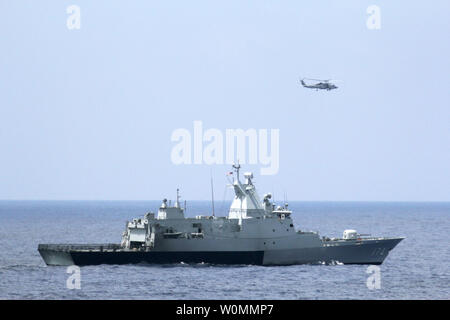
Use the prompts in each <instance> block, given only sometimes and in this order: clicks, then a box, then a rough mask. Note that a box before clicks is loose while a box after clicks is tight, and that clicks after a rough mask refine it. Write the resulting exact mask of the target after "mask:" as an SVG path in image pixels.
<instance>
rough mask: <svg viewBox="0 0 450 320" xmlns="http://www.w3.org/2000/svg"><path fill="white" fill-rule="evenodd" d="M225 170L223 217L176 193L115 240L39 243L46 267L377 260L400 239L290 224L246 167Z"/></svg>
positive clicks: (288, 213) (282, 209)
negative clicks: (230, 193)
mask: <svg viewBox="0 0 450 320" xmlns="http://www.w3.org/2000/svg"><path fill="white" fill-rule="evenodd" d="M239 170H240V165H239V164H237V165H233V171H232V172H230V173H229V177H230V182H231V187H232V188H233V189H234V193H235V196H234V199H233V201H232V203H231V206H230V209H229V213H228V217H219V216H215V214H214V209H213V213H212V215H210V216H196V217H194V218H185V216H184V214H185V207H184V208H182V207H181V205H180V196H179V193H178V190H177V199H176V201H174V204H173V205H172V203H171V202H169V203H168V201H167V199H164V200H163V201H162V204H161V206H160V208H159V209H158V212H157V215H155V213H152V212H149V213H147V214H145V216H143V217H142V218H135V219H133V220H132V221H129V222H127V223H126V229H125V231H124V232H123V234H122V241H121V243H111V244H39V245H38V251H39V253H40V255H41V256H42V258H43V259H44V261H45V263H46V264H47V265H49V266H62V265H64V266H67V265H78V266H84V265H99V264H132V263H150V264H171V263H209V264H220V265H222V264H225V265H228V264H241V265H293V264H376V265H379V264H381V263H382V262H383V261H384V260H385V259H386V257H387V255H388V253H389V252H390V251H391V250H392V249H393V248H394V247H395V246H396V245H397V244H398V243H399V242H400V241H402V240H403V239H404V238H402V237H392V238H386V237H372V236H370V235H363V234H358V233H357V232H356V231H355V230H351V229H349V230H345V231H344V232H343V236H342V238H328V237H320V236H319V234H318V233H317V232H311V231H301V230H297V229H296V228H295V227H294V222H293V220H292V218H291V213H292V211H290V210H289V208H288V205H287V204H284V205H283V206H277V205H275V203H274V202H273V201H272V200H271V199H272V196H271V194H265V195H264V196H263V199H262V201H260V198H259V196H258V193H257V191H256V188H255V185H254V183H253V181H252V179H253V174H252V173H251V172H246V173H244V178H245V181H244V182H241V181H240V177H239Z"/></svg>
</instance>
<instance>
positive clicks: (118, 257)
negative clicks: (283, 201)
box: [38, 238, 403, 266]
mask: <svg viewBox="0 0 450 320" xmlns="http://www.w3.org/2000/svg"><path fill="white" fill-rule="evenodd" d="M402 239H403V238H389V239H370V240H360V241H324V242H323V243H322V245H321V246H320V247H309V248H295V249H273V250H270V249H269V250H250V251H246V250H245V251H244V250H223V251H210V250H208V251H204V250H184V251H176V250H173V251H158V250H151V249H146V250H144V249H141V250H130V249H123V248H121V247H120V246H119V245H115V244H106V245H47V244H41V245H39V247H38V251H39V253H40V254H41V256H42V258H43V259H44V261H45V263H46V264H47V265H53V266H54V265H65V266H67V265H78V266H85V265H100V264H136V263H149V264H170V263H181V262H183V263H209V264H219V265H227V264H228V265H233V264H235V265H236V264H237V265H239V264H241V265H242V264H244V265H294V264H333V263H342V264H381V263H383V261H384V260H385V259H386V257H387V255H388V253H389V251H390V250H392V249H393V248H394V247H395V246H396V245H397V244H398V243H399V242H400V241H401V240H402Z"/></svg>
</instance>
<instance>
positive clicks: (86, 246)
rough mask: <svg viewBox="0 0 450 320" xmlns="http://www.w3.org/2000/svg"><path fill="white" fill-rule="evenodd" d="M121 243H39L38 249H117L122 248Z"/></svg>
mask: <svg viewBox="0 0 450 320" xmlns="http://www.w3.org/2000/svg"><path fill="white" fill-rule="evenodd" d="M120 248H121V246H120V244H117V243H99V244H69V243H67V244H39V245H38V250H52V251H76V250H87V251H89V250H92V251H103V250H117V249H120Z"/></svg>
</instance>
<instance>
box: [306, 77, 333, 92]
mask: <svg viewBox="0 0 450 320" xmlns="http://www.w3.org/2000/svg"><path fill="white" fill-rule="evenodd" d="M304 80H313V81H319V82H318V83H316V84H312V85H308V84H306V83H305V81H304ZM330 81H331V79H328V80H320V79H308V78H303V79H300V82H301V84H302V86H304V87H305V88H310V89H316V91H317V90H319V89H321V90H327V91H330V90H333V89H337V88H338V87H337V86H336V85H335V84H333V83H331V82H330Z"/></svg>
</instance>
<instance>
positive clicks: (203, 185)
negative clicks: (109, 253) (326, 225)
mask: <svg viewBox="0 0 450 320" xmlns="http://www.w3.org/2000/svg"><path fill="white" fill-rule="evenodd" d="M72 4H75V5H78V6H79V7H80V9H81V28H80V29H79V30H76V29H75V30H69V29H68V28H67V26H66V20H67V18H68V16H69V15H68V14H67V13H66V9H67V7H68V6H70V5H72ZM372 4H376V5H378V6H379V7H380V9H381V29H380V30H369V29H368V28H367V26H366V20H367V19H368V17H369V15H368V14H367V13H366V10H367V8H368V7H369V6H370V5H372ZM449 12H450V2H449V1H448V0H443V1H432V2H429V1H387V0H383V1H380V0H372V1H364V0H363V1H361V0H355V1H308V2H307V3H306V2H305V1H297V0H295V1H294V0H293V1H273V0H270V1H268V0H266V1H263V0H254V1H247V0H236V1H234V0H227V1H207V0H204V1H194V0H192V1H168V0H164V1H162V0H161V1H111V0H108V1H100V0H96V1H92V0H86V1H80V0H71V1H53V0H51V1H50V0H49V1H44V0H41V1H31V0H30V1H20V0H14V1H9V0H0V150H1V154H0V199H105V200H116V199H117V200H119V199H124V200H125V199H130V200H133V199H143V200H144V199H161V198H163V197H169V198H174V195H175V189H176V188H177V187H180V188H181V191H182V195H183V196H184V198H186V199H209V197H210V181H209V179H210V178H209V177H210V172H211V169H212V173H213V176H214V179H215V180H214V182H215V192H216V200H222V198H223V194H224V187H225V184H226V183H227V181H226V179H225V173H226V172H227V171H229V169H230V168H229V166H226V165H212V166H208V165H205V164H200V165H184V164H181V165H175V164H173V163H172V161H171V150H172V148H173V147H174V145H175V143H174V142H172V141H171V134H172V132H173V131H174V130H176V129H178V128H186V129H188V130H189V131H190V132H193V121H194V120H200V121H202V122H203V126H204V128H205V129H208V128H217V129H219V130H221V131H222V132H225V130H226V129H236V128H241V129H249V128H254V129H268V130H270V129H279V130H280V131H279V132H280V153H279V162H280V167H279V172H278V174H276V175H268V176H260V175H259V166H258V165H253V166H246V167H245V168H244V170H246V171H247V170H253V171H255V181H256V183H257V187H258V189H259V192H260V193H261V194H262V193H264V192H274V193H275V194H276V197H277V195H278V198H282V195H283V193H284V192H286V193H287V196H288V198H289V199H290V200H355V201H363V200H381V201H382V200H387V201H396V200H398V201H427V200H433V201H450V166H449V163H450V96H449V95H450V89H449V88H450V81H449V76H450V64H449V57H450V44H449V34H450V32H449V31H450V22H449V21H450V20H449V18H448V14H449ZM300 76H304V77H312V78H324V79H328V78H333V79H338V80H340V81H339V82H338V83H337V85H338V86H339V89H338V90H334V91H330V92H326V91H318V92H316V91H315V90H309V89H305V88H302V87H301V86H300V85H299V80H298V79H299V77H300ZM230 194H231V190H228V197H229V196H230Z"/></svg>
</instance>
